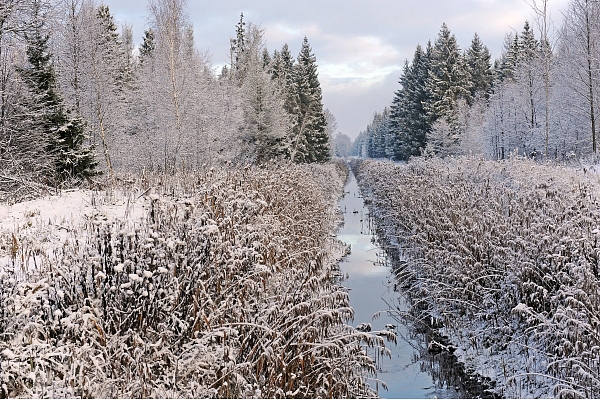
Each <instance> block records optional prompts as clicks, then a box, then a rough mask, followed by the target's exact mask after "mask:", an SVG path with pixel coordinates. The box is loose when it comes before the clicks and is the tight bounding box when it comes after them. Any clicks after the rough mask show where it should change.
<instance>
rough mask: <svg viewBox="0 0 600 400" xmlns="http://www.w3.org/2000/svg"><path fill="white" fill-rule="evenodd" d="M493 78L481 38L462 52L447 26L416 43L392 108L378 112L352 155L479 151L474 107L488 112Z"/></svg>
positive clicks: (402, 155) (401, 157) (397, 156)
mask: <svg viewBox="0 0 600 400" xmlns="http://www.w3.org/2000/svg"><path fill="white" fill-rule="evenodd" d="M492 81H493V72H492V68H491V63H490V53H489V50H488V49H487V47H485V46H484V45H483V43H482V41H481V39H480V38H479V36H478V35H477V34H475V36H474V37H473V40H472V42H471V46H470V47H469V48H468V49H467V50H466V51H465V52H461V50H460V48H459V46H458V43H457V42H456V38H455V36H454V35H453V34H452V33H451V32H450V30H449V29H448V27H447V26H446V24H443V25H442V28H441V29H440V32H439V34H438V37H437V39H436V41H435V42H434V43H433V44H431V43H428V44H427V46H426V48H425V49H424V48H423V47H421V46H420V45H419V46H417V49H416V50H415V53H414V56H413V59H412V62H410V63H409V62H408V61H406V63H405V65H404V68H403V71H402V75H401V76H400V80H399V83H400V89H399V90H397V91H396V92H395V95H394V98H393V100H392V104H391V107H390V109H389V110H387V109H386V110H384V111H383V113H382V114H381V115H379V114H376V116H375V118H374V120H373V122H372V123H371V124H370V125H369V126H368V127H367V130H366V131H365V132H363V133H361V134H360V135H359V137H358V138H357V141H356V143H355V145H354V146H353V154H355V155H362V156H367V157H386V158H390V159H394V160H407V159H408V158H410V157H414V156H419V155H423V154H428V155H441V156H444V155H450V154H461V153H465V152H473V151H479V148H478V147H477V146H475V143H478V140H477V138H475V137H474V135H475V133H474V131H475V130H476V128H475V127H474V126H473V123H472V120H473V119H472V117H473V116H474V115H475V113H474V111H473V112H472V111H470V109H471V107H473V106H474V105H477V107H476V109H477V112H478V113H479V114H481V113H482V112H483V111H482V106H483V104H485V102H486V101H487V99H488V97H489V96H490V94H491V92H492V83H493V82H492ZM477 120H478V121H479V122H478V123H481V120H482V118H481V116H479V118H478V119H477Z"/></svg>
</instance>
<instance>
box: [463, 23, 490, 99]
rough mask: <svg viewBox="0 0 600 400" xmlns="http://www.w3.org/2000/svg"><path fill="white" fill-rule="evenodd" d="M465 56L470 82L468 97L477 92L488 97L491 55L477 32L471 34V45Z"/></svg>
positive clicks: (473, 95)
mask: <svg viewBox="0 0 600 400" xmlns="http://www.w3.org/2000/svg"><path fill="white" fill-rule="evenodd" d="M465 56H466V62H467V66H468V69H469V74H470V75H471V82H472V86H471V95H470V98H471V99H473V98H474V97H475V95H476V94H477V93H480V94H482V95H483V96H485V97H489V94H490V92H491V89H492V70H491V68H492V65H491V63H490V58H491V56H490V52H489V50H488V48H487V47H486V46H484V45H483V42H482V41H481V39H480V38H479V35H477V33H476V34H475V35H474V36H473V40H472V41H471V47H469V48H468V49H467V51H466V55H465Z"/></svg>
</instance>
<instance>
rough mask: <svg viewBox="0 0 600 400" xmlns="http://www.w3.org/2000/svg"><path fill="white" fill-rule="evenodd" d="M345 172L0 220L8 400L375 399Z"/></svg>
mask: <svg viewBox="0 0 600 400" xmlns="http://www.w3.org/2000/svg"><path fill="white" fill-rule="evenodd" d="M345 177H346V171H345V170H344V168H343V167H342V166H341V165H336V164H329V165H320V166H317V165H313V166H296V165H279V166H274V167H271V168H265V169H261V168H254V167H250V168H245V169H232V168H225V169H216V170H215V169H211V170H206V171H201V172H197V173H194V174H187V175H181V176H147V175H146V176H139V177H129V178H126V179H125V178H124V179H123V180H121V181H119V182H117V183H115V184H113V185H111V186H109V187H107V188H106V189H105V190H101V191H65V192H63V193H62V194H61V195H60V196H51V197H45V198H39V199H36V200H32V201H27V202H23V203H19V204H14V205H10V206H9V205H0V302H2V304H3V307H2V309H1V310H0V337H1V339H2V340H1V341H0V391H1V393H0V395H1V396H0V397H6V396H11V397H13V396H21V397H32V396H33V397H37V396H46V397H48V396H49V397H65V396H66V397H73V396H86V397H138V396H140V397H150V396H159V397H212V396H221V397H237V396H241V397H263V396H267V397H273V396H276V397H287V396H301V397H313V396H334V397H345V396H354V397H356V396H366V395H372V394H373V391H372V390H371V389H370V388H369V387H368V385H366V384H365V380H364V376H365V374H368V373H369V372H372V371H373V368H374V363H373V360H371V359H370V358H369V357H367V356H366V353H365V352H364V350H363V349H362V347H361V344H362V345H364V344H365V343H367V344H371V345H376V344H378V343H379V342H380V341H381V339H380V338H377V337H375V336H372V335H370V334H367V333H364V332H357V331H356V330H354V328H352V327H351V326H348V325H347V324H346V322H347V321H348V320H349V319H350V318H351V317H352V309H351V308H350V307H349V306H348V293H347V291H346V290H345V289H344V288H343V287H341V286H339V285H338V284H337V283H336V282H337V280H336V276H337V273H338V272H337V268H338V267H337V262H338V259H339V257H340V256H341V255H342V254H343V253H344V252H345V248H344V246H343V244H341V243H340V242H338V241H337V240H336V239H335V234H334V233H335V230H336V229H337V226H338V224H339V218H340V216H339V214H338V211H337V199H338V198H339V196H340V195H341V193H342V190H343V184H344V180H345Z"/></svg>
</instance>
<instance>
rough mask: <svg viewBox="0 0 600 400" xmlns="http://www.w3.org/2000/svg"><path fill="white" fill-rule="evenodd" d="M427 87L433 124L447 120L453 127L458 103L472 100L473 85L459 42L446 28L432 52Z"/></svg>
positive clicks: (428, 111)
mask: <svg viewBox="0 0 600 400" xmlns="http://www.w3.org/2000/svg"><path fill="white" fill-rule="evenodd" d="M426 86H427V89H428V91H429V93H430V95H431V97H430V99H429V102H428V104H427V108H426V110H427V113H428V116H429V121H430V123H431V124H433V123H434V122H435V121H437V120H438V119H440V118H445V119H446V120H447V122H448V123H449V124H450V125H451V126H453V125H454V124H455V123H456V121H455V120H456V115H455V112H456V108H457V102H458V100H460V99H464V100H466V101H469V100H470V97H471V86H472V83H471V77H470V74H469V71H468V68H467V66H466V62H465V60H464V58H463V57H462V56H461V54H460V49H459V47H458V44H457V42H456V38H455V36H454V35H453V34H451V33H450V30H449V29H448V27H447V26H446V24H443V25H442V28H441V30H440V33H439V35H438V37H437V39H436V41H435V43H434V45H433V48H432V50H431V55H430V68H429V79H428V80H427V84H426Z"/></svg>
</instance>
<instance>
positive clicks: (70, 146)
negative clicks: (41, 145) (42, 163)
mask: <svg viewBox="0 0 600 400" xmlns="http://www.w3.org/2000/svg"><path fill="white" fill-rule="evenodd" d="M34 21H35V22H36V23H35V26H34V28H33V30H32V32H29V33H27V34H26V35H25V38H26V41H27V60H28V64H29V65H28V66H27V67H25V68H20V69H19V72H20V75H21V77H22V78H23V81H24V82H25V84H26V86H27V87H28V89H29V92H30V96H31V100H30V102H29V106H30V108H31V112H32V113H33V114H36V115H39V119H38V121H37V124H38V129H40V130H42V131H43V133H44V137H46V138H47V139H48V142H47V147H46V149H47V151H48V152H49V153H50V154H52V155H53V157H54V160H55V161H54V165H55V178H57V179H58V180H59V181H65V180H67V179H70V178H74V177H75V178H89V177H91V176H94V175H97V172H96V171H95V167H96V165H97V163H96V161H95V159H94V152H93V149H92V148H90V147H85V146H84V142H85V140H86V136H85V134H84V122H83V121H82V120H81V118H78V117H72V116H71V113H70V112H69V111H68V110H66V108H65V105H64V102H63V99H62V98H61V96H60V94H59V93H58V89H57V85H56V74H55V71H54V68H53V66H52V61H51V59H52V55H51V54H50V52H49V51H48V41H49V38H50V37H49V35H47V34H44V33H42V30H43V28H44V22H43V21H44V18H43V16H41V15H40V9H39V3H38V2H36V3H35V4H34Z"/></svg>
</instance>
